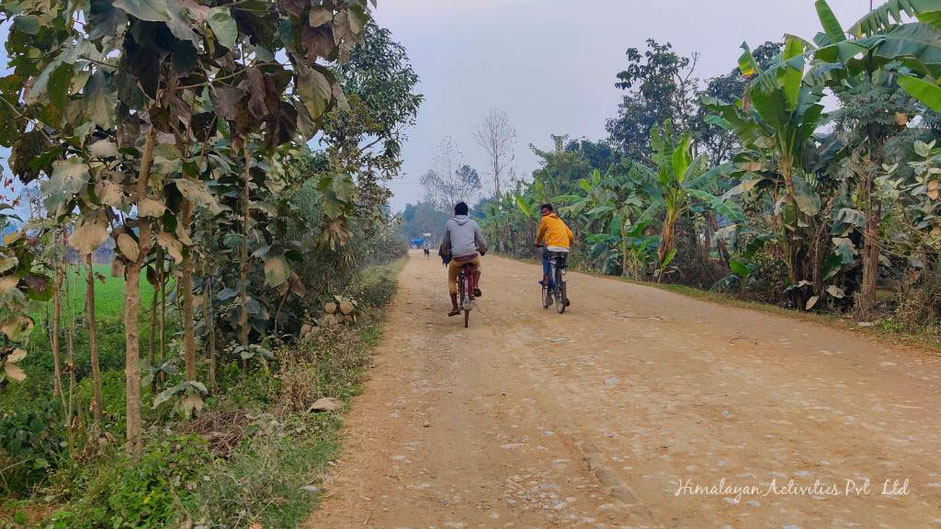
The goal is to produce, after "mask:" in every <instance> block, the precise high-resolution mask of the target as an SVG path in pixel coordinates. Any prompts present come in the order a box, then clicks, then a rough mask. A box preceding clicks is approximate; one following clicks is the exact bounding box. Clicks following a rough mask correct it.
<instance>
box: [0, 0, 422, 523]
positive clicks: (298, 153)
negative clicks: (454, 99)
mask: <svg viewBox="0 0 941 529" xmlns="http://www.w3.org/2000/svg"><path fill="white" fill-rule="evenodd" d="M0 12H2V13H3V14H4V16H5V17H6V18H7V19H10V20H12V22H11V24H10V26H9V27H10V33H9V36H8V38H7V41H6V49H7V56H8V60H9V62H8V67H9V70H8V71H9V72H10V73H9V74H8V75H7V76H5V77H3V78H2V79H0V80H2V83H0V99H2V100H0V145H2V146H3V147H7V148H10V149H11V154H10V157H9V163H10V167H11V169H12V172H13V175H14V177H15V179H16V182H15V186H14V182H13V181H5V182H4V185H5V187H6V188H7V191H8V192H9V191H10V190H16V194H15V195H14V196H13V197H12V198H9V199H4V202H3V204H0V232H2V233H3V237H4V240H3V245H2V246H0V252H2V254H0V334H2V336H0V526H4V527H26V526H29V527H33V526H35V527H54V528H60V527H61V528H65V527H68V528H72V527H88V528H98V527H113V528H118V527H128V528H131V527H133V528H145V527H152V528H158V527H205V528H230V529H234V528H240V527H251V526H253V525H256V524H261V525H262V526H264V527H294V526H296V524H297V523H298V522H299V521H300V520H302V519H304V518H305V517H306V515H307V514H308V513H309V511H310V510H311V508H312V507H313V506H314V505H315V503H316V501H317V497H318V490H319V488H318V487H319V484H320V480H321V479H322V476H323V473H324V472H325V469H326V467H327V464H328V463H329V462H330V461H331V460H332V459H333V457H334V456H335V454H336V451H337V449H338V441H337V435H336V434H337V431H338V429H339V427H340V425H341V416H340V413H341V412H342V409H343V406H344V405H345V404H344V403H345V401H346V399H348V398H349V397H350V396H351V395H354V394H355V393H356V392H357V391H359V380H360V374H361V372H362V370H363V369H364V368H365V367H366V365H367V364H368V354H369V350H370V347H371V346H372V345H373V344H374V343H375V342H376V340H377V339H378V336H379V332H380V323H381V317H382V313H383V308H384V306H385V304H386V303H387V302H388V301H389V300H390V299H391V296H392V295H393V293H394V289H395V276H396V274H397V272H398V268H399V266H400V261H399V258H401V256H403V255H404V252H405V250H406V246H405V243H404V241H403V240H402V238H401V237H399V236H398V234H397V222H398V221H397V220H396V218H394V217H393V216H392V215H391V214H390V213H389V211H388V208H387V201H388V198H389V196H390V193H389V191H388V189H387V187H386V182H387V181H388V179H390V178H392V177H394V176H395V175H396V174H398V171H399V168H400V166H401V159H400V143H401V141H402V131H403V130H404V128H405V127H407V126H409V125H410V124H412V123H413V122H414V119H415V117H416V115H417V111H418V107H419V105H420V103H421V101H422V97H421V96H420V95H418V94H416V93H415V90H414V89H415V86H416V84H417V82H418V78H417V76H416V75H415V73H414V72H413V71H412V68H411V65H410V63H409V60H408V57H407V55H406V53H405V49H404V48H403V47H402V46H401V45H399V44H398V43H396V42H395V41H394V40H393V38H392V35H391V34H390V33H389V32H388V31H387V30H385V29H383V28H381V27H379V26H378V25H376V24H375V23H374V22H373V21H372V20H371V14H370V4H369V3H368V2H367V1H366V0H352V1H336V2H319V3H317V5H315V6H312V5H310V4H309V3H300V4H298V3H294V4H291V3H290V2H288V3H279V4H273V3H270V2H247V3H246V2H234V3H222V4H217V3H212V4H203V3H200V2H180V1H177V0H148V1H142V2H135V1H132V2H114V3H113V4H112V3H111V2H104V3H101V2H98V3H95V2H92V3H91V4H75V5H73V4H63V3H58V4H56V3H53V4H50V3H48V2H47V3H43V2H26V3H23V2H0Z"/></svg>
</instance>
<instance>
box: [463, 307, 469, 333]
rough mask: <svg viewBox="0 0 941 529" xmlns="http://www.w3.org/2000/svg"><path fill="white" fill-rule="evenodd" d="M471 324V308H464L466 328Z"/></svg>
mask: <svg viewBox="0 0 941 529" xmlns="http://www.w3.org/2000/svg"><path fill="white" fill-rule="evenodd" d="M469 324H470V309H464V328H465V329H466V328H467V326H468V325H469Z"/></svg>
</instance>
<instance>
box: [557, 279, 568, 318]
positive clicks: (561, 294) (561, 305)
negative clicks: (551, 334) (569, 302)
mask: <svg viewBox="0 0 941 529" xmlns="http://www.w3.org/2000/svg"><path fill="white" fill-rule="evenodd" d="M566 299H567V298H566V291H565V279H563V277H562V271H561V270H556V273H555V310H557V311H559V314H562V313H563V312H565V305H566V303H565V300H566Z"/></svg>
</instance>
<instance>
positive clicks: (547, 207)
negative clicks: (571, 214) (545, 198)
mask: <svg viewBox="0 0 941 529" xmlns="http://www.w3.org/2000/svg"><path fill="white" fill-rule="evenodd" d="M539 211H541V212H542V216H543V217H548V216H549V215H552V213H553V211H555V210H554V209H552V204H543V205H541V206H539Z"/></svg>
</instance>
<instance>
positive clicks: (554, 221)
mask: <svg viewBox="0 0 941 529" xmlns="http://www.w3.org/2000/svg"><path fill="white" fill-rule="evenodd" d="M539 210H540V212H541V213H542V220H541V221H539V231H538V232H536V242H535V243H534V244H535V245H536V246H539V245H540V244H542V243H543V242H545V248H543V251H542V281H540V282H539V284H540V285H542V286H546V285H549V283H550V278H549V275H550V274H551V273H552V268H551V267H550V266H549V252H560V253H568V252H569V248H571V247H572V243H573V242H575V234H574V233H572V230H570V229H569V227H568V226H566V224H565V222H563V221H562V219H560V218H559V216H558V215H556V213H555V210H554V209H553V208H552V204H543V205H542V206H540V207H539Z"/></svg>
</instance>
